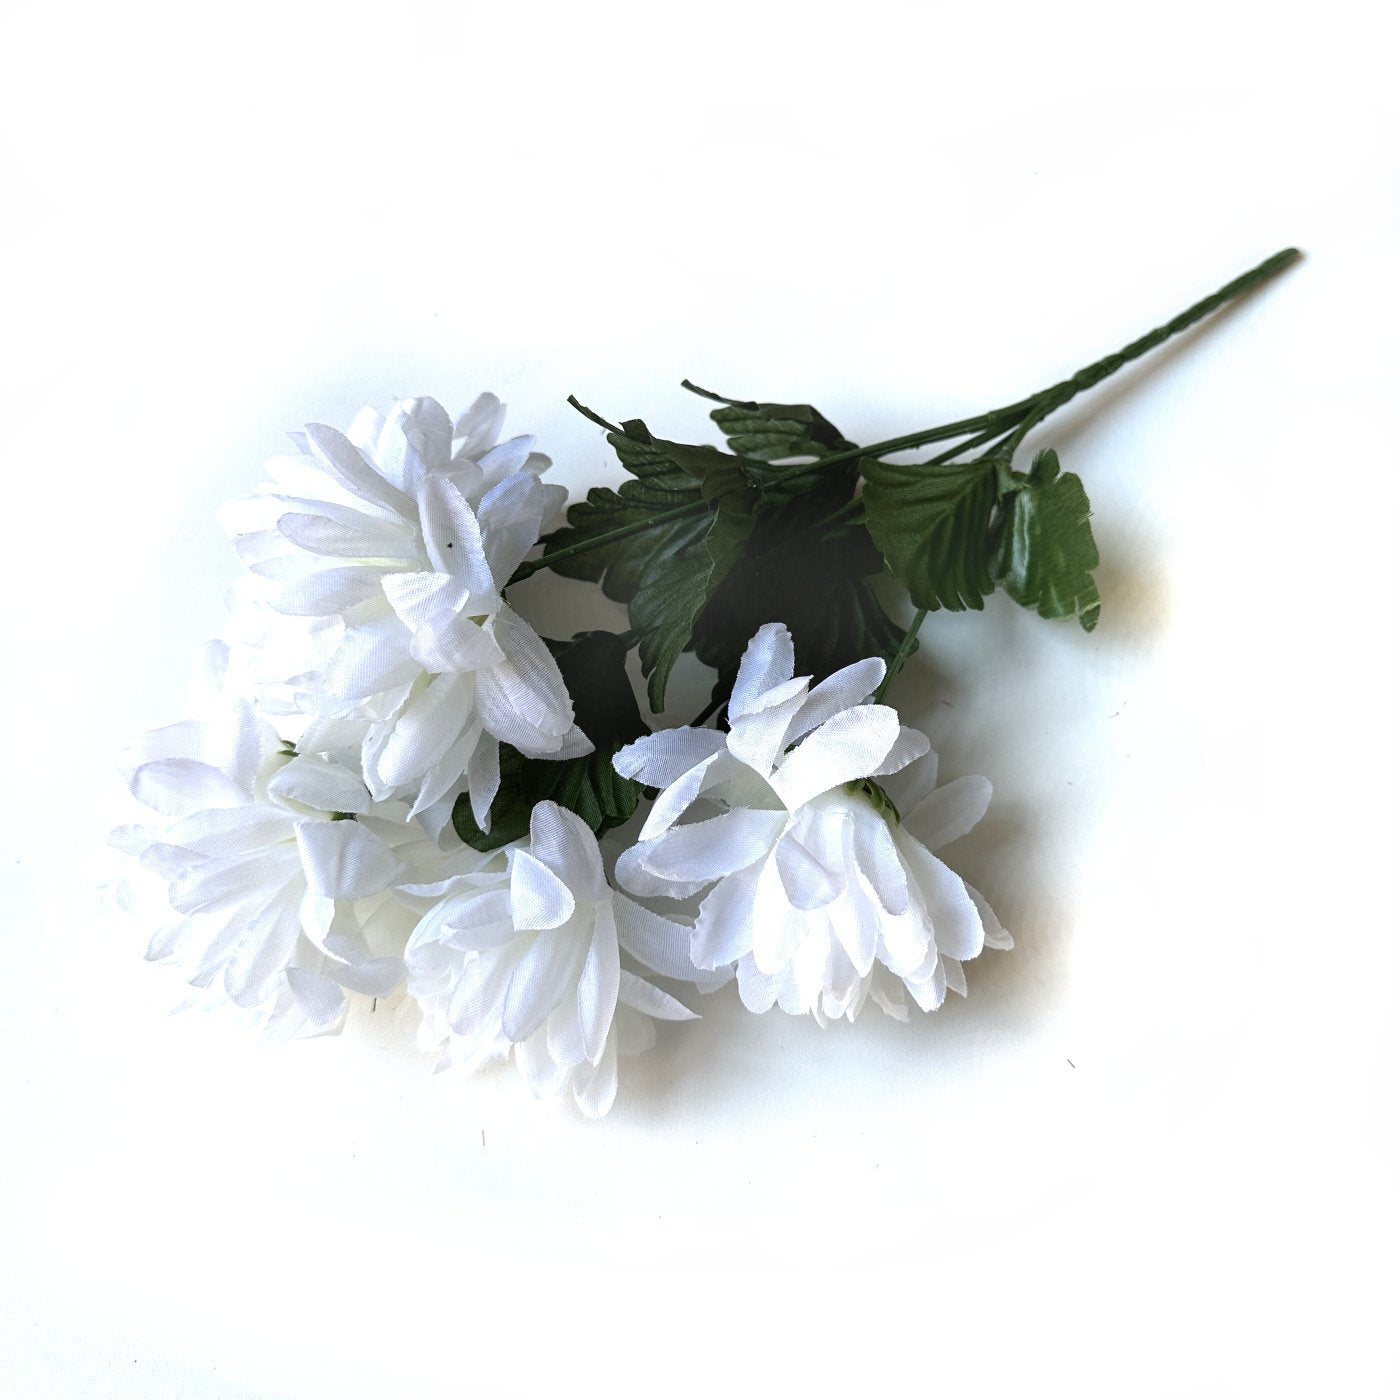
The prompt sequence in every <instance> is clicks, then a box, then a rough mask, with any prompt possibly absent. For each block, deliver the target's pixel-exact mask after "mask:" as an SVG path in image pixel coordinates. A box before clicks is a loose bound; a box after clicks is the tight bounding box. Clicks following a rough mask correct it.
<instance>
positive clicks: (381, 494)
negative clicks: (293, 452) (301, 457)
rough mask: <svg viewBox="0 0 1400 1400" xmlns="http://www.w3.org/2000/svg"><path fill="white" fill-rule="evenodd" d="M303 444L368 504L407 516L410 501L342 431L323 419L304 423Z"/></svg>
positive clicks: (325, 467)
mask: <svg viewBox="0 0 1400 1400" xmlns="http://www.w3.org/2000/svg"><path fill="white" fill-rule="evenodd" d="M306 445H307V446H308V447H309V448H310V450H311V452H312V454H313V455H314V456H315V458H316V460H317V461H318V462H319V463H320V464H321V466H322V468H323V469H324V470H325V471H326V473H327V474H328V475H329V476H330V477H331V478H332V479H333V480H335V481H337V482H339V483H340V485H341V486H343V487H344V488H345V489H346V490H347V491H350V492H351V493H352V494H354V495H356V496H358V497H359V498H360V499H361V500H363V501H365V502H367V503H368V504H370V505H377V506H381V507H383V508H384V509H385V510H388V511H391V512H393V514H395V515H399V516H402V517H404V518H405V519H407V518H408V517H409V515H410V513H411V511H412V509H413V503H412V501H411V500H409V498H408V497H407V496H405V495H404V493H403V492H402V491H399V490H398V489H396V488H395V487H394V486H393V485H391V484H390V483H389V482H387V481H385V479H384V478H383V477H382V476H381V475H380V474H379V473H378V472H377V471H375V470H374V468H373V467H372V466H371V465H370V464H369V463H368V462H367V461H366V460H365V456H364V453H363V452H361V451H360V450H359V448H357V447H356V446H355V445H354V443H352V442H351V441H350V439H349V438H347V437H346V436H345V434H344V433H341V432H338V431H337V430H336V429H335V428H329V427H327V426H326V425H325V424H324V423H308V424H307V425H306Z"/></svg>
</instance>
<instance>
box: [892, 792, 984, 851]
mask: <svg viewBox="0 0 1400 1400" xmlns="http://www.w3.org/2000/svg"><path fill="white" fill-rule="evenodd" d="M991 800H992V785H991V783H990V782H988V781H987V779H986V778H983V777H978V776H976V775H973V774H969V775H967V776H966V777H962V778H955V779H954V780H953V781H952V782H951V783H945V784H944V785H943V786H942V787H941V788H936V789H935V790H934V791H933V792H931V793H929V795H928V796H927V797H925V798H924V800H923V801H922V802H920V803H919V804H918V805H917V806H916V807H915V808H914V810H913V811H912V812H907V813H905V815H904V820H903V821H902V822H901V823H900V825H901V826H902V827H903V828H904V830H905V831H907V832H908V833H909V834H910V835H911V836H912V837H914V839H915V840H917V841H921V842H922V843H923V844H924V845H925V846H927V847H928V849H929V850H931V851H936V850H938V848H939V847H940V846H946V845H947V844H948V843H949V842H950V841H956V840H957V838H958V837H959V836H965V835H966V834H967V833H968V832H969V831H971V830H972V828H973V827H974V826H976V825H977V823H978V822H980V821H981V820H982V818H983V817H984V816H985V815H986V812H987V807H988V804H989V803H990V802H991Z"/></svg>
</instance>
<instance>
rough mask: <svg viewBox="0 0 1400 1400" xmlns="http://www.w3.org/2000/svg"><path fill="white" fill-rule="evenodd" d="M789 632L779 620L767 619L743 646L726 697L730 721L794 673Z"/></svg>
mask: <svg viewBox="0 0 1400 1400" xmlns="http://www.w3.org/2000/svg"><path fill="white" fill-rule="evenodd" d="M793 667H794V657H793V650H792V634H791V633H790V632H789V631H788V630H787V628H786V627H784V626H783V624H782V623H781V622H766V623H764V624H763V626H762V627H760V628H759V629H758V631H757V632H755V633H754V636H753V640H752V641H751V642H750V643H749V644H748V646H747V647H745V648H744V655H743V657H742V658H741V660H740V662H739V672H738V675H737V676H735V678H734V689H733V692H732V693H731V695H730V697H729V718H730V722H731V723H733V721H734V720H735V719H736V718H737V717H738V716H740V715H745V714H748V713H749V712H750V711H751V710H753V709H756V708H758V707H759V706H760V705H761V704H762V702H763V696H764V694H765V693H766V692H767V691H769V690H771V689H772V688H773V687H774V686H775V685H780V684H781V683H782V682H783V681H790V680H791V679H792V676H793Z"/></svg>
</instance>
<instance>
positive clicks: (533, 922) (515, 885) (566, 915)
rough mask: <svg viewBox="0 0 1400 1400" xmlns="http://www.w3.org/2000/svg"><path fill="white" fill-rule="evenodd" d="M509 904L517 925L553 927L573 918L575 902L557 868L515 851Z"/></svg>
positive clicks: (527, 927) (523, 926) (512, 857)
mask: <svg viewBox="0 0 1400 1400" xmlns="http://www.w3.org/2000/svg"><path fill="white" fill-rule="evenodd" d="M510 907H511V915H512V917H513V918H514V919H515V926H516V928H518V929H553V928H558V927H559V925H560V924H563V923H566V922H568V920H569V919H570V918H572V917H573V913H574V908H575V904H574V896H573V893H572V892H571V891H570V889H569V887H568V886H567V885H566V884H565V883H564V882H563V881H562V880H561V879H560V878H559V877H558V876H557V875H556V874H555V873H554V871H552V870H551V869H550V868H549V867H548V866H547V865H545V864H544V863H543V862H541V861H539V860H537V859H536V858H535V857H534V856H532V855H531V854H530V852H529V851H526V850H515V851H513V852H512V853H511V858H510ZM516 1038H517V1037H515V1036H512V1037H511V1039H513V1040H514V1039H516Z"/></svg>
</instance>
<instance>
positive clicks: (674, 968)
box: [613, 894, 697, 982]
mask: <svg viewBox="0 0 1400 1400" xmlns="http://www.w3.org/2000/svg"><path fill="white" fill-rule="evenodd" d="M613 914H614V917H615V919H616V922H617V941H618V942H619V943H620V944H621V945H622V947H623V948H624V949H626V951H627V952H628V953H630V954H631V955H632V956H633V957H634V958H636V959H637V961H638V962H639V963H641V964H642V966H643V967H645V968H648V969H649V970H650V971H652V972H656V973H659V974H660V975H661V976H663V977H678V978H681V979H683V980H684V981H687V982H690V981H694V979H695V974H696V972H697V969H696V967H695V964H694V963H692V962H691V960H690V929H689V928H688V927H687V926H686V925H684V924H678V923H676V922H675V921H674V920H672V919H667V918H664V917H663V916H662V915H660V914H655V913H653V912H652V911H651V910H650V909H648V908H646V907H645V906H644V905H641V904H638V903H637V902H636V900H634V899H629V898H628V897H627V896H626V895H624V894H618V895H614V896H613Z"/></svg>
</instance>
